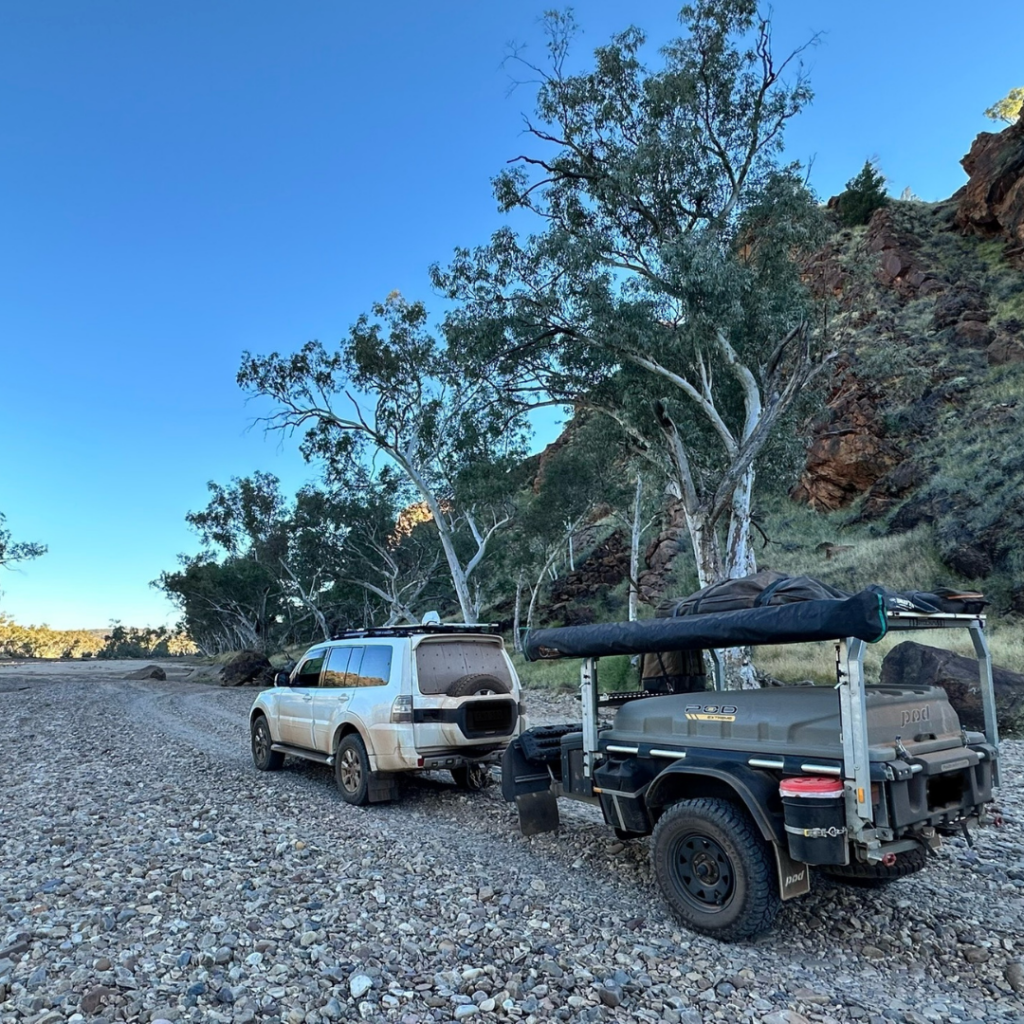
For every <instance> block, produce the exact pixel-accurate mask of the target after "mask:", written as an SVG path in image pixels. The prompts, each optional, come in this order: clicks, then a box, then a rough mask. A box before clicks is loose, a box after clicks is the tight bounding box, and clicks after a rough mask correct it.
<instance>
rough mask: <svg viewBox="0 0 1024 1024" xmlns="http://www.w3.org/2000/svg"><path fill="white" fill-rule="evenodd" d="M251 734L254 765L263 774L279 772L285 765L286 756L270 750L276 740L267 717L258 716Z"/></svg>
mask: <svg viewBox="0 0 1024 1024" xmlns="http://www.w3.org/2000/svg"><path fill="white" fill-rule="evenodd" d="M249 732H250V738H251V740H252V763H253V764H254V765H256V768H257V769H258V770H259V771H261V772H276V771H279V770H280V768H281V766H282V765H283V764H284V754H282V753H281V751H279V750H271V749H270V746H271V744H272V743H273V742H274V740H273V737H272V736H271V735H270V724H269V723H268V722H267V718H266V715H257V716H256V717H255V718H254V719H253V721H252V726H251V727H250V730H249Z"/></svg>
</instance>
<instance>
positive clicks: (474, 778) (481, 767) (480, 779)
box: [451, 764, 494, 793]
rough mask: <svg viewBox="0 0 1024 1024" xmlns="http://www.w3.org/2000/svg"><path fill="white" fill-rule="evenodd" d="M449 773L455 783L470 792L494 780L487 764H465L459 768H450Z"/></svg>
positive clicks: (484, 786) (484, 787) (483, 787)
mask: <svg viewBox="0 0 1024 1024" xmlns="http://www.w3.org/2000/svg"><path fill="white" fill-rule="evenodd" d="M451 773H452V778H453V779H454V780H455V785H456V786H458V787H459V789H464V790H466V791H467V792H470V793H477V792H479V791H480V790H481V789H486V788H487V787H488V786H490V785H491V783H492V782H494V777H493V776H492V775H491V766H490V765H489V764H467V765H463V766H462V767H461V768H452V769H451Z"/></svg>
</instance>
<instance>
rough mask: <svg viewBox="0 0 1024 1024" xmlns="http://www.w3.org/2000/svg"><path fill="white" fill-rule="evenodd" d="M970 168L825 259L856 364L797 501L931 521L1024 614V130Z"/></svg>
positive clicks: (956, 553)
mask: <svg viewBox="0 0 1024 1024" xmlns="http://www.w3.org/2000/svg"><path fill="white" fill-rule="evenodd" d="M962 162H963V166H964V169H965V170H966V171H967V173H968V174H969V175H970V180H969V181H968V183H967V184H966V185H965V186H964V187H963V188H962V189H960V191H959V192H957V193H956V194H955V195H954V196H952V197H951V198H950V199H948V200H946V201H945V202H941V203H933V204H929V203H921V202H913V201H910V202H895V203H892V204H890V205H889V206H886V207H884V208H883V209H880V210H878V211H876V213H875V214H874V215H873V217H872V219H871V221H870V223H869V224H868V225H867V227H866V228H860V229H855V230H852V231H845V232H842V233H840V234H839V235H837V237H836V238H835V239H834V241H833V243H832V244H831V245H830V246H829V247H828V248H827V249H826V250H825V251H823V252H822V253H821V254H819V256H818V257H817V259H816V260H815V261H814V264H813V266H812V268H811V271H812V273H813V276H814V280H815V282H816V284H817V286H818V287H820V288H823V289H824V288H827V289H830V290H831V292H832V293H833V294H834V295H835V296H836V297H837V299H838V302H839V306H840V308H841V310H842V313H841V315H840V318H839V321H838V323H839V328H838V335H839V338H840V340H841V352H842V355H841V358H840V366H839V372H838V373H837V375H836V377H835V379H834V382H833V385H832V388H831V393H830V395H829V397H828V402H827V407H826V409H825V412H824V414H823V415H821V416H819V417H818V418H817V419H816V420H815V421H814V422H813V423H811V424H810V445H809V450H808V456H807V463H806V467H805V469H804V472H803V474H802V476H801V478H800V482H799V484H798V485H797V487H796V489H795V490H794V492H793V497H794V498H795V499H796V500H798V501H801V502H806V503H808V504H809V505H811V506H812V507H813V508H815V509H819V510H823V511H834V510H837V509H849V510H851V512H852V513H853V518H855V519H858V520H861V521H870V522H873V523H875V524H877V526H878V527H880V528H884V529H886V530H887V531H889V532H893V531H904V530H910V529H913V528H915V527H917V526H919V525H921V524H930V525H932V526H933V528H934V533H935V538H936V542H937V544H938V547H939V555H940V557H941V558H942V559H943V560H944V561H945V563H946V564H947V565H948V566H949V567H950V569H952V570H953V572H955V573H956V574H957V575H959V576H961V577H963V578H965V579H972V580H982V579H986V580H987V579H988V578H989V577H992V576H995V577H998V582H997V584H996V586H997V589H999V588H1002V589H1003V590H1004V591H1005V592H1004V593H1003V594H1002V595H1001V596H1002V597H1003V598H1004V603H1005V604H1008V605H1010V606H1012V607H1014V608H1015V609H1016V610H1018V611H1024V573H1022V572H1021V569H1024V557H1022V554H1021V551H1020V547H1019V543H1018V536H1019V533H1020V530H1021V528H1022V527H1024V487H1022V485H1024V122H1022V123H1019V124H1017V125H1013V126H1011V127H1010V128H1007V129H1006V130H1005V131H1003V132H1001V133H998V134H995V133H987V132H986V133H983V134H982V135H980V136H979V137H978V139H977V140H976V141H975V143H974V145H973V146H972V147H971V151H970V153H968V155H967V156H965V157H964V159H963V161H962ZM990 589H991V587H990Z"/></svg>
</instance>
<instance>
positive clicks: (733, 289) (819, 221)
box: [432, 0, 828, 586]
mask: <svg viewBox="0 0 1024 1024" xmlns="http://www.w3.org/2000/svg"><path fill="white" fill-rule="evenodd" d="M683 17H684V19H685V22H686V25H687V28H688V35H686V36H685V37H684V38H681V39H678V40H676V41H674V42H672V43H670V44H669V45H668V46H666V47H665V48H664V49H663V50H662V51H661V61H660V66H659V67H657V68H653V69H652V68H649V67H647V66H646V65H645V64H644V62H643V60H642V56H641V51H642V49H643V47H644V43H645V38H644V35H643V33H642V32H641V31H640V30H639V29H636V28H631V29H628V30H627V31H625V32H623V33H622V34H620V35H619V36H617V37H615V38H614V39H613V40H612V41H611V42H610V43H609V44H608V45H607V46H603V47H600V48H599V49H597V50H596V51H595V53H594V59H593V65H592V67H590V68H589V70H584V71H582V72H578V73H570V71H569V70H568V67H569V51H570V42H571V39H572V36H573V32H574V26H573V23H572V19H571V15H564V14H562V15H549V16H548V20H547V26H548V31H549V46H548V56H549V61H548V63H547V65H546V66H544V67H539V66H538V67H530V68H529V71H530V74H531V76H532V77H533V79H534V80H535V81H539V86H538V89H537V97H536V115H535V117H533V118H529V119H527V121H526V137H527V139H528V140H529V142H530V143H532V145H531V147H530V149H529V151H527V152H525V153H523V154H522V155H521V156H519V157H517V158H515V159H514V160H512V161H510V165H511V166H510V167H509V168H508V169H506V170H505V171H504V172H502V173H501V174H499V175H498V177H497V178H496V179H495V194H496V197H497V199H498V201H499V204H500V207H501V208H502V210H504V211H506V212H513V211H518V212H519V214H520V219H521V217H522V215H533V216H535V217H536V219H537V222H538V224H539V232H538V233H537V234H534V235H531V236H526V237H521V236H520V235H517V234H516V233H515V232H514V231H513V230H512V229H511V228H510V227H506V228H503V229H501V230H499V231H498V232H497V233H496V234H495V235H494V236H493V237H492V238H491V240H490V242H489V244H487V245H484V246H482V247H480V248H477V249H472V250H471V249H459V250H456V253H455V257H454V259H453V261H452V262H451V263H450V264H449V265H448V266H447V267H434V268H433V270H432V274H433V280H434V282H435V286H436V287H438V288H439V289H440V290H441V291H442V292H443V293H444V294H445V295H446V296H447V297H449V298H450V299H453V300H456V301H457V305H456V307H455V308H454V309H453V310H452V311H451V312H450V313H449V314H448V316H447V317H446V320H445V324H444V331H445V335H446V337H447V339H448V342H449V348H450V350H451V351H452V353H453V354H454V355H455V357H456V358H458V359H459V360H460V361H461V362H462V364H463V365H464V366H465V367H466V369H467V373H470V374H475V375H476V376H477V377H478V378H479V379H481V380H484V379H486V380H488V381H490V382H492V383H495V384H496V385H499V386H500V387H501V389H502V390H503V392H504V394H505V395H506V396H507V398H508V399H509V400H511V401H514V402H516V403H518V404H519V405H520V406H522V407H530V406H537V405H542V404H560V405H572V406H574V407H576V408H577V409H588V408H589V409H595V410H598V411H600V412H601V413H603V414H605V415H607V416H608V417H610V418H611V419H612V420H614V421H615V422H616V423H617V424H618V425H619V427H620V428H621V430H622V431H623V432H624V434H625V436H626V437H628V438H629V439H630V440H631V442H632V443H633V445H634V446H635V450H636V452H637V454H638V455H639V456H641V457H642V458H645V459H648V460H650V461H651V462H653V463H655V464H657V466H658V468H659V470H660V471H663V472H667V473H669V474H670V476H671V479H672V484H673V488H674V490H675V492H676V494H677V497H678V498H680V499H681V504H682V508H683V511H684V515H685V519H686V524H687V527H688V529H689V535H690V539H691V543H692V547H693V551H694V555H695V558H696V563H697V572H698V578H699V580H700V583H701V585H702V586H703V585H705V584H707V583H710V582H713V581H715V580H718V579H721V578H724V577H727V576H742V575H745V574H747V573H750V572H753V571H754V570H755V569H756V565H755V557H754V550H753V546H752V544H751V538H750V521H751V501H752V494H753V486H754V474H755V464H756V460H757V458H758V456H759V454H760V453H761V452H762V450H763V449H764V447H765V444H766V442H767V441H768V439H769V437H770V436H771V434H772V432H773V431H775V430H777V429H778V428H779V425H780V423H781V422H782V421H783V419H784V417H785V416H786V414H787V412H788V411H789V410H791V408H792V407H793V404H794V402H795V400H796V399H797V397H798V396H799V395H800V393H801V390H802V389H803V388H804V387H805V385H807V383H808V382H809V381H810V380H811V379H812V378H813V377H814V376H815V374H816V373H818V372H819V371H820V369H821V367H822V366H823V365H824V364H825V362H826V361H827V358H828V356H827V353H826V346H825V342H824V340H823V330H822V325H821V322H820V320H819V315H818V311H817V310H816V308H815V306H814V304H813V302H812V299H811V297H810V295H809V293H808V290H807V288H806V287H805V286H804V284H803V283H802V281H801V274H800V257H801V256H802V255H803V254H805V253H809V252H810V251H812V250H813V249H814V248H815V247H816V246H817V245H818V244H819V242H820V241H821V240H822V238H823V237H824V221H823V217H822V215H821V213H820V211H819V210H818V208H817V205H816V203H815V201H814V198H813V196H812V195H811V193H810V191H809V190H808V189H807V187H806V184H805V181H804V180H803V179H802V177H801V175H800V173H799V170H798V168H796V167H795V166H783V165H782V163H781V147H782V140H783V135H784V131H785V127H786V125H787V123H788V122H789V121H790V120H791V119H792V118H793V117H794V116H795V115H796V114H797V113H798V112H799V111H800V110H801V109H802V108H803V107H804V105H805V104H806V103H807V102H808V101H809V99H810V98H811V92H810V88H809V86H808V84H807V81H806V79H805V76H804V74H803V71H802V69H801V67H800V65H799V54H800V52H801V51H800V50H797V51H795V52H794V53H791V54H790V55H789V56H787V57H785V58H784V59H782V60H778V59H777V58H776V57H775V56H774V55H773V53H772V46H771V26H770V23H769V21H768V19H767V18H766V17H761V16H759V15H758V13H757V9H756V6H755V4H754V3H753V2H752V0H701V2H699V3H696V4H693V5H691V6H687V7H685V8H683ZM801 49H802V48H801ZM515 59H516V60H520V61H521V55H516V57H515Z"/></svg>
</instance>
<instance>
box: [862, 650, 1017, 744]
mask: <svg viewBox="0 0 1024 1024" xmlns="http://www.w3.org/2000/svg"><path fill="white" fill-rule="evenodd" d="M992 681H993V683H994V684H995V685H994V689H995V695H996V718H997V719H998V722H999V727H1000V728H1001V729H1005V730H1008V731H1012V732H1016V731H1019V730H1020V729H1021V727H1022V726H1024V675H1021V674H1020V673H1019V672H1011V671H1010V670H1009V669H1005V668H995V667H993V669H992ZM881 682H882V684H883V685H884V686H900V685H903V684H911V685H915V686H918V685H924V686H941V687H942V688H943V689H944V690H945V691H946V693H947V694H948V695H949V702H950V704H952V705H953V708H954V710H955V711H956V713H957V714H958V715H959V716H960V724H961V725H963V726H964V728H966V729H972V730H977V731H979V732H980V731H981V730H983V729H984V728H985V712H984V710H983V708H982V704H981V684H980V680H979V676H978V662H977V661H976V660H975V659H974V658H965V657H963V656H962V655H960V654H954V653H953V652H952V651H946V650H942V649H941V648H938V647H928V646H926V645H925V644H919V643H915V642H914V641H913V640H906V641H904V642H903V643H901V644H899V645H897V646H896V647H894V648H893V649H892V650H891V651H890V652H889V653H888V654H887V655H886V656H885V658H884V660H883V661H882V676H881Z"/></svg>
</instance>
